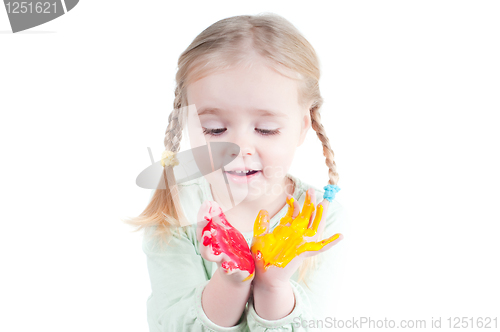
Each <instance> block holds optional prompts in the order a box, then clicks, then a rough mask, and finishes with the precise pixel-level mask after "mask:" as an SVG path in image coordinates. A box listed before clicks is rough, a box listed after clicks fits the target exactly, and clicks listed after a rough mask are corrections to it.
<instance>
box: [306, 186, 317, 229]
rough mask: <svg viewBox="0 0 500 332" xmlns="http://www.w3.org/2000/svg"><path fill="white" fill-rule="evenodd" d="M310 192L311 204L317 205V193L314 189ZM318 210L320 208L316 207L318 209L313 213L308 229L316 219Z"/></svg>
mask: <svg viewBox="0 0 500 332" xmlns="http://www.w3.org/2000/svg"><path fill="white" fill-rule="evenodd" d="M310 190H311V203H313V204H314V205H316V191H315V190H314V189H310ZM317 210H318V207H316V209H314V210H313V212H312V213H311V217H310V218H309V222H308V224H307V228H309V227H310V226H311V224H312V223H313V220H314V218H315V217H316V213H317Z"/></svg>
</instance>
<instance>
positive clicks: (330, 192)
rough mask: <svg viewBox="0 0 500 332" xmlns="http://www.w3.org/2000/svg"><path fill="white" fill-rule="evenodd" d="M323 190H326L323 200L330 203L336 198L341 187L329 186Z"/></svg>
mask: <svg viewBox="0 0 500 332" xmlns="http://www.w3.org/2000/svg"><path fill="white" fill-rule="evenodd" d="M323 189H325V193H324V194H323V198H326V200H327V201H328V202H330V203H331V202H332V201H333V199H334V198H335V194H336V193H338V192H339V190H340V188H339V186H337V185H336V184H329V185H327V186H324V187H323Z"/></svg>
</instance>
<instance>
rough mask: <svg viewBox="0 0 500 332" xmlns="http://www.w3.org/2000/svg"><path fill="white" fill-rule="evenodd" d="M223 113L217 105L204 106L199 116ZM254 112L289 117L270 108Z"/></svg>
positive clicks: (261, 114) (262, 114)
mask: <svg viewBox="0 0 500 332" xmlns="http://www.w3.org/2000/svg"><path fill="white" fill-rule="evenodd" d="M221 113H224V111H223V110H221V109H219V108H216V107H202V108H201V109H200V110H199V111H198V116H202V115H208V114H213V115H220V114H221ZM253 113H257V114H258V115H260V116H269V117H278V118H287V117H288V116H287V115H286V114H284V113H281V112H275V111H270V110H261V109H258V110H255V111H253Z"/></svg>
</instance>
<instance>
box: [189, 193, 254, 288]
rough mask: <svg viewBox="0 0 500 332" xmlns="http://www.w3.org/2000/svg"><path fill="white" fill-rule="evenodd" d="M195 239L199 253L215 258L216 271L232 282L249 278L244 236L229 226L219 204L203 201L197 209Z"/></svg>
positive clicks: (249, 258) (251, 269) (250, 269)
mask: <svg viewBox="0 0 500 332" xmlns="http://www.w3.org/2000/svg"><path fill="white" fill-rule="evenodd" d="M198 220H200V221H199V222H198V226H197V229H196V235H197V239H198V241H199V242H200V253H201V256H202V257H203V258H205V259H206V260H208V261H210V262H216V263H217V266H218V267H219V268H218V269H217V272H219V273H222V274H223V275H224V276H225V277H227V278H229V280H231V281H232V282H237V283H241V282H248V283H250V282H252V279H253V277H254V272H255V264H254V261H253V258H252V254H251V252H250V248H249V247H248V244H247V242H246V241H245V238H244V237H243V235H241V233H240V232H239V231H238V230H237V229H236V228H234V227H233V226H231V224H230V223H229V222H228V221H227V219H226V216H225V215H224V213H223V212H222V209H221V208H220V206H219V204H217V203H216V202H212V201H205V202H204V203H203V204H202V206H201V208H200V210H199V212H198Z"/></svg>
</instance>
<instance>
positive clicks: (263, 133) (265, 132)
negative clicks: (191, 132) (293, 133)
mask: <svg viewBox="0 0 500 332" xmlns="http://www.w3.org/2000/svg"><path fill="white" fill-rule="evenodd" d="M220 130H224V131H226V130H227V129H226V128H215V129H207V128H203V133H204V134H205V135H210V136H220V135H221V134H222V133H223V132H224V131H220ZM255 130H256V131H257V132H258V133H259V135H261V136H272V135H278V134H279V133H280V131H279V130H278V129H275V130H269V129H257V128H255Z"/></svg>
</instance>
